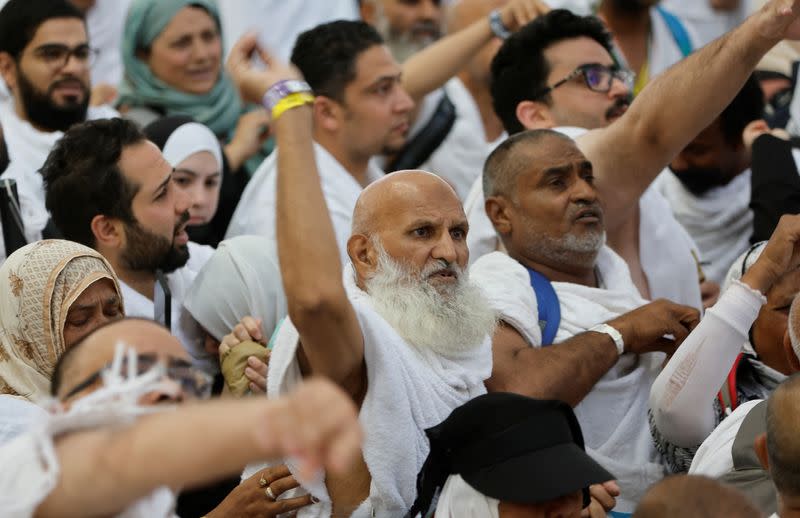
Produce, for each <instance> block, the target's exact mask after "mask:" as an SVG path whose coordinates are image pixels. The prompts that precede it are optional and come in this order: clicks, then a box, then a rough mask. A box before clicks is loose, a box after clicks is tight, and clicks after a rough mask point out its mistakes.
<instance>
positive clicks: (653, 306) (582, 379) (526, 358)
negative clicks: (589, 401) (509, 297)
mask: <svg viewBox="0 0 800 518" xmlns="http://www.w3.org/2000/svg"><path fill="white" fill-rule="evenodd" d="M698 319H699V314H698V312H697V310H695V309H694V308H690V307H687V306H681V305H678V304H674V303H672V302H668V301H666V300H658V301H656V302H651V303H650V304H647V305H645V306H642V307H641V308H638V309H635V310H633V311H631V312H629V313H625V314H624V315H621V316H620V317H618V318H615V319H614V320H611V321H609V322H608V324H609V325H610V326H611V327H613V328H614V329H616V330H617V331H619V333H620V334H621V335H622V339H623V342H624V344H625V352H626V353H632V354H643V353H648V352H654V351H664V352H667V353H668V354H670V353H672V352H673V351H674V350H675V347H676V344H678V343H680V342H681V341H682V340H683V339H684V338H685V337H686V336H687V335H688V334H689V330H690V329H692V328H693V327H694V326H695V325H696V324H697V321H698ZM664 335H673V336H674V337H675V339H676V340H675V341H672V340H666V339H664V338H662V337H663V336H664ZM618 358H619V355H618V353H617V348H616V345H615V343H614V341H613V340H612V339H611V337H610V336H609V335H607V334H604V333H598V332H594V331H589V332H585V333H581V334H579V335H576V336H574V337H572V338H570V339H568V340H565V341H563V342H560V343H558V344H554V345H549V346H547V347H531V345H530V344H528V343H527V342H526V341H525V340H524V339H523V338H522V336H521V335H520V334H519V333H518V332H517V331H516V330H515V329H514V328H512V327H511V326H509V325H506V324H501V325H500V326H498V328H497V330H496V331H495V334H494V336H493V338H492V361H493V365H492V376H491V377H490V378H489V379H488V380H487V381H486V388H487V389H488V390H489V391H492V392H516V393H518V394H523V395H526V396H528V397H534V398H541V399H559V400H561V401H565V402H567V403H569V404H570V405H572V406H575V405H577V404H578V403H580V402H581V400H583V398H584V397H586V395H587V394H588V393H589V392H591V391H592V388H593V387H594V386H595V384H596V383H597V382H598V381H599V380H600V378H602V377H603V376H604V375H605V373H606V372H608V370H609V369H611V367H613V366H614V364H615V363H617V359H618Z"/></svg>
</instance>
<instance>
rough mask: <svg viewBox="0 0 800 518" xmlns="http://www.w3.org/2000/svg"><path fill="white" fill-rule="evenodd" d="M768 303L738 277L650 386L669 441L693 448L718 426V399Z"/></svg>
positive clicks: (661, 428)
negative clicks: (715, 405) (750, 331)
mask: <svg viewBox="0 0 800 518" xmlns="http://www.w3.org/2000/svg"><path fill="white" fill-rule="evenodd" d="M764 303H766V298H765V297H764V296H763V295H762V294H761V293H760V292H758V291H755V290H753V289H751V288H750V287H749V286H747V285H746V284H743V283H741V282H739V281H733V283H732V284H731V286H730V287H729V288H728V289H727V290H726V291H725V293H724V294H723V295H722V297H721V298H720V299H719V301H718V302H717V303H716V304H715V305H714V307H712V308H710V309H709V310H708V311H707V312H706V315H705V317H704V318H703V320H702V321H701V322H700V324H698V326H697V327H696V328H695V329H694V330H693V331H692V332H691V334H690V335H689V336H688V337H687V338H686V340H685V341H684V342H683V343H682V344H681V345H680V347H678V350H677V351H676V352H675V354H674V355H673V356H672V358H671V359H670V360H669V362H668V363H667V365H666V366H665V367H664V369H663V370H662V371H661V374H659V376H658V378H656V381H655V382H654V383H653V386H652V388H651V389H650V408H651V409H652V411H653V416H654V418H655V422H656V426H657V427H658V430H659V431H660V432H661V434H662V435H663V436H664V438H665V439H666V440H668V441H669V442H671V443H673V444H675V445H677V446H681V447H686V448H688V447H693V446H697V445H699V444H700V443H701V442H703V440H704V439H705V438H706V437H708V434H710V433H711V432H712V431H713V430H714V427H715V426H716V419H715V416H714V411H713V409H714V406H713V401H714V398H715V397H716V395H717V392H718V391H719V389H720V387H722V384H723V382H724V381H725V378H726V377H727V375H728V372H729V371H730V369H731V367H732V366H733V363H734V361H735V360H736V357H737V355H738V354H739V353H740V352H741V350H742V345H743V344H744V343H745V342H746V341H747V334H748V331H749V329H750V327H751V326H752V325H753V322H754V321H755V319H756V317H757V316H758V312H759V310H760V309H761V306H762V305H764Z"/></svg>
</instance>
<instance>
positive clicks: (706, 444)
mask: <svg viewBox="0 0 800 518" xmlns="http://www.w3.org/2000/svg"><path fill="white" fill-rule="evenodd" d="M762 401H763V400H761V399H754V400H752V401H748V402H747V403H743V404H742V405H740V406H739V407H737V408H736V410H734V411H733V412H732V413H731V415H729V416H728V417H726V418H725V419H723V420H722V422H721V423H720V424H719V425H718V426H717V427H716V428H714V431H713V432H711V435H709V436H708V437H707V438H706V440H705V441H703V444H701V445H700V448H698V450H697V453H696V454H695V456H694V460H692V467H690V468H689V474H690V475H705V476H707V477H711V478H719V477H721V476H723V475H725V474H727V473H729V472H731V471H733V442H734V441H735V440H736V434H738V433H739V428H741V427H742V423H743V422H744V419H745V417H747V414H748V413H750V410H752V408H753V407H754V406H756V405H757V404H759V403H761V402H762Z"/></svg>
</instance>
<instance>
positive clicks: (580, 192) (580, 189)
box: [570, 178, 597, 203]
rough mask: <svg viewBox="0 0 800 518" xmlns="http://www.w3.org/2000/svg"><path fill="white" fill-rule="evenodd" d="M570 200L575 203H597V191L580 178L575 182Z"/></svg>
mask: <svg viewBox="0 0 800 518" xmlns="http://www.w3.org/2000/svg"><path fill="white" fill-rule="evenodd" d="M570 198H571V200H572V201H573V202H575V203H595V202H597V189H596V188H595V186H594V185H593V184H591V183H589V182H588V181H586V180H585V179H583V178H580V179H579V180H578V181H577V182H575V186H574V188H573V189H572V193H571V196H570Z"/></svg>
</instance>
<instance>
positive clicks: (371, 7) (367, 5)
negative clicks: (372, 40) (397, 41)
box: [358, 0, 375, 26]
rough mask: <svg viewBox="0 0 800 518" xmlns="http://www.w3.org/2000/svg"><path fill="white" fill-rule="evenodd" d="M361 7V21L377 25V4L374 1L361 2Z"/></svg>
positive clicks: (365, 0)
mask: <svg viewBox="0 0 800 518" xmlns="http://www.w3.org/2000/svg"><path fill="white" fill-rule="evenodd" d="M359 3H360V4H361V6H360V7H359V8H358V10H359V12H360V13H361V19H362V20H364V21H365V22H367V23H368V24H370V25H373V26H374V25H375V2H374V1H373V0H363V1H361V2H359Z"/></svg>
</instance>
